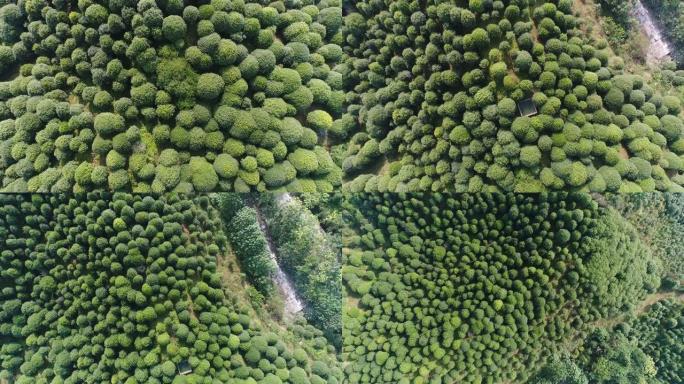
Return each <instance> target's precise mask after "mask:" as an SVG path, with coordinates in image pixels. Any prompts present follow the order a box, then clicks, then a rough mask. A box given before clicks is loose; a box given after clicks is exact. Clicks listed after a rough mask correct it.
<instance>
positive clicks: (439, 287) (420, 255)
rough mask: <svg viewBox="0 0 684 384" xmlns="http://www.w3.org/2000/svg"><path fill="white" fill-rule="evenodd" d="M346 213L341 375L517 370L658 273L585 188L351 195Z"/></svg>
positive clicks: (459, 375)
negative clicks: (345, 300) (348, 298)
mask: <svg viewBox="0 0 684 384" xmlns="http://www.w3.org/2000/svg"><path fill="white" fill-rule="evenodd" d="M347 217H348V220H349V221H348V222H349V227H350V228H351V231H352V233H351V234H348V235H347V236H345V244H344V245H345V248H344V250H343V261H344V267H343V271H342V278H343V281H344V282H345V286H346V288H347V292H348V295H350V296H351V297H352V298H356V299H358V304H350V305H349V306H348V307H347V308H346V312H345V314H344V316H345V317H344V322H343V324H344V327H343V352H344V355H345V358H346V359H348V361H349V363H350V364H349V365H348V366H347V367H346V374H347V375H348V376H347V377H348V378H349V382H350V383H451V382H464V383H471V382H472V383H480V382H487V383H495V382H504V381H505V382H521V381H524V380H525V379H526V378H528V377H529V375H530V373H532V372H535V371H536V369H537V368H539V367H540V366H541V365H542V364H543V363H544V360H545V356H548V354H549V353H550V352H552V351H554V350H555V349H556V348H559V346H560V345H562V342H563V341H567V340H569V338H570V337H572V336H578V332H581V330H583V329H586V328H587V327H588V325H589V323H590V322H593V321H595V320H599V319H603V318H606V317H611V316H615V315H617V314H621V313H623V312H625V311H629V309H630V308H632V307H633V306H634V305H635V304H636V302H637V301H638V300H639V299H641V298H643V297H644V295H645V294H646V293H648V292H653V291H655V290H656V289H657V288H658V286H659V284H660V272H661V271H660V266H659V263H658V260H657V259H655V258H653V257H652V255H651V252H650V250H649V249H648V248H647V247H646V246H645V245H644V244H643V243H642V242H641V241H640V239H639V238H638V235H637V233H636V231H635V230H634V228H633V227H631V226H630V225H629V224H626V223H624V221H622V220H621V219H620V218H619V216H618V214H617V213H616V211H615V210H613V209H610V208H602V207H600V206H599V205H598V204H597V202H595V201H594V200H593V199H592V198H591V197H590V196H589V195H586V194H561V193H552V194H542V195H520V194H518V195H515V194H506V195H502V194H468V195H442V194H425V195H423V194H415V195H414V194H410V195H409V194H360V195H354V196H352V197H350V198H349V204H348V211H347ZM354 302H356V300H354V301H352V303H354Z"/></svg>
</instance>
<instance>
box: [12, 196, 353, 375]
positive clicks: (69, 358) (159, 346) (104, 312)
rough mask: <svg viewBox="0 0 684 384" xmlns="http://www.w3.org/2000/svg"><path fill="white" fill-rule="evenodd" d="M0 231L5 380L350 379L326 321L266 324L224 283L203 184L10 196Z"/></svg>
mask: <svg viewBox="0 0 684 384" xmlns="http://www.w3.org/2000/svg"><path fill="white" fill-rule="evenodd" d="M0 234H1V236H0V249H2V251H1V252H0V380H2V381H9V382H14V383H17V384H23V383H41V382H42V383H48V382H65V383H67V382H86V381H88V382H89V381H95V382H121V383H129V384H135V383H152V384H154V383H178V382H187V383H204V384H209V383H219V382H221V383H226V382H227V383H236V384H238V383H241V384H246V383H259V384H273V383H283V382H288V380H289V382H292V383H295V382H296V383H333V384H334V383H339V382H341V380H342V372H341V370H340V369H339V367H338V366H337V363H336V359H335V357H334V355H333V354H332V351H333V348H332V346H330V345H328V344H327V343H326V340H325V338H323V335H322V332H321V331H319V330H317V329H316V328H313V327H311V326H310V325H306V324H305V323H298V324H296V325H295V326H294V327H293V329H292V331H288V332H285V331H283V330H280V331H278V332H279V333H274V332H270V331H269V330H268V329H265V328H264V327H263V325H261V324H260V323H259V322H256V321H253V319H252V317H251V316H250V313H251V312H250V310H249V308H247V307H245V306H243V305H241V304H239V303H238V300H236V292H234V291H233V292H231V291H229V290H227V289H224V287H223V286H222V280H221V277H220V272H221V271H220V269H219V268H220V266H219V257H220V255H221V253H222V252H224V251H225V249H226V245H227V238H226V236H225V234H224V232H223V230H222V227H221V218H220V214H219V213H218V212H217V211H216V210H215V209H214V208H213V207H212V205H211V202H210V200H209V198H208V197H206V196H201V197H196V198H187V197H185V196H180V195H175V194H174V195H166V196H164V197H158V198H155V197H151V196H142V195H130V194H123V193H117V194H114V195H104V194H96V193H90V194H88V195H75V196H71V197H69V196H66V195H8V194H2V195H0ZM274 329H278V328H277V327H276V328H274ZM293 341H296V344H297V345H296V346H294V345H293V344H292V342H293ZM186 361H187V362H188V363H189V364H190V367H191V368H192V371H193V373H192V375H191V376H188V377H180V376H179V375H178V370H179V366H180V365H181V363H182V362H186Z"/></svg>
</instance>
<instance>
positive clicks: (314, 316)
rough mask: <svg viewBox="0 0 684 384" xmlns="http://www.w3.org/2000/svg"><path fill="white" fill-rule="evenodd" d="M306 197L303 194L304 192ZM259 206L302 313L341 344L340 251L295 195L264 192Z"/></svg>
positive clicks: (337, 344)
mask: <svg viewBox="0 0 684 384" xmlns="http://www.w3.org/2000/svg"><path fill="white" fill-rule="evenodd" d="M304 196H306V194H304ZM260 207H261V208H262V210H263V212H264V216H265V219H266V222H267V224H268V231H269V234H270V236H271V240H272V241H273V244H274V246H275V251H276V255H277V257H278V262H279V264H280V265H281V266H282V268H283V270H284V271H285V272H286V273H287V274H288V275H289V276H291V277H292V280H293V283H294V285H295V288H296V289H297V293H298V294H299V295H300V297H301V298H302V300H303V301H304V302H305V304H306V305H305V308H304V316H305V317H306V319H307V320H308V321H309V322H310V323H311V324H313V325H315V326H316V327H318V328H319V329H321V330H322V331H323V332H324V333H325V334H326V336H327V337H328V339H329V340H330V341H331V342H332V343H333V344H334V345H336V346H339V345H340V343H341V338H342V335H341V329H342V317H341V316H342V315H341V313H342V280H341V274H340V267H341V266H340V259H339V250H340V248H339V247H337V246H336V243H334V242H332V241H331V239H329V238H328V235H327V234H326V233H325V232H324V231H323V230H322V229H321V227H320V224H319V222H318V219H317V218H316V216H314V215H313V214H312V213H311V212H310V211H309V210H308V209H307V208H306V207H305V206H303V205H302V203H301V201H300V200H299V198H298V197H296V196H290V195H283V194H263V195H262V196H261V204H260Z"/></svg>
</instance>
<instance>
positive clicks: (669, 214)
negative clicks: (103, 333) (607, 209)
mask: <svg viewBox="0 0 684 384" xmlns="http://www.w3.org/2000/svg"><path fill="white" fill-rule="evenodd" d="M608 200H609V202H610V204H611V205H612V206H614V207H615V208H616V209H617V210H619V211H620V213H621V215H622V216H623V217H624V218H625V219H626V220H627V221H629V222H630V223H632V225H634V227H635V228H636V229H637V232H638V234H639V237H641V238H642V239H643V241H644V242H646V243H647V244H649V247H650V248H651V249H652V250H653V254H654V256H656V257H658V258H660V259H661V261H662V263H663V266H664V267H665V273H666V275H667V276H666V278H665V279H664V280H663V284H664V285H666V286H668V287H669V288H676V287H677V286H678V285H679V286H681V289H684V242H683V241H681V239H682V236H684V194H681V193H665V194H662V193H634V194H625V195H611V196H608Z"/></svg>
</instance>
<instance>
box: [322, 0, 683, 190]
mask: <svg viewBox="0 0 684 384" xmlns="http://www.w3.org/2000/svg"><path fill="white" fill-rule="evenodd" d="M602 3H603V4H605V9H606V11H607V12H611V11H616V12H617V11H622V10H624V12H627V11H626V9H627V8H626V7H623V8H620V9H618V7H620V6H623V5H625V4H622V3H625V2H620V1H611V2H602ZM666 3H667V2H666ZM674 3H676V2H674ZM674 3H672V5H671V6H667V7H670V8H672V7H674V8H676V7H677V4H674ZM668 4H669V3H668ZM589 6H590V5H588V4H585V3H584V2H581V3H580V2H578V1H575V2H573V1H572V0H553V1H531V0H510V1H509V0H504V1H501V0H498V1H482V0H469V1H445V0H430V1H425V2H418V1H408V0H402V1H358V2H347V3H345V6H344V12H345V13H344V14H345V16H344V27H343V31H344V32H343V34H344V36H345V39H346V40H345V43H344V44H343V49H344V52H345V56H344V58H343V60H342V64H340V66H339V68H340V71H341V72H342V74H343V78H344V83H345V89H346V91H347V99H348V101H349V102H348V104H347V105H346V109H345V113H344V114H343V116H342V117H341V118H340V119H339V120H337V121H335V122H334V123H333V132H335V133H337V134H342V135H343V136H344V137H347V142H346V143H345V144H344V145H343V146H342V147H341V149H340V151H341V152H343V154H342V155H340V156H338V158H340V159H343V160H342V170H343V171H344V173H345V177H346V178H348V179H349V180H350V182H349V183H348V184H347V188H348V189H349V190H351V191H364V190H365V191H380V192H384V191H401V192H409V191H452V190H456V191H460V192H465V191H470V192H477V191H488V190H492V189H494V190H503V191H516V192H540V191H545V190H564V191H569V190H582V191H593V192H604V191H608V192H638V191H654V190H661V191H664V190H681V189H682V188H681V187H682V184H683V181H684V180H683V179H682V170H683V169H684V168H683V167H684V160H683V159H682V155H683V154H684V152H683V150H684V148H683V147H682V145H683V144H684V139H683V136H682V135H683V129H684V125H683V124H682V118H681V100H680V99H679V98H678V97H676V96H672V95H661V94H660V92H659V91H658V90H657V88H655V87H654V85H653V84H651V83H650V82H649V81H648V80H649V79H648V78H647V77H646V78H645V77H643V76H642V75H641V74H643V73H644V71H643V70H642V71H641V72H637V73H636V74H633V73H630V72H628V71H626V70H625V68H624V60H623V59H622V58H620V57H617V56H615V55H614V54H613V53H612V51H611V50H610V49H609V47H608V43H607V41H606V40H605V39H603V38H597V35H596V34H593V33H591V31H592V29H594V30H595V29H597V28H598V27H597V25H596V24H597V23H598V22H599V21H598V20H594V19H592V18H589V15H586V14H582V16H583V17H584V18H581V17H579V16H580V11H582V9H583V8H585V7H589ZM667 7H665V9H670V8H667ZM680 8H681V7H680ZM625 16H626V15H625ZM660 18H661V19H662V20H666V21H665V22H666V23H668V25H670V24H678V23H679V24H681V20H679V19H678V18H677V17H676V16H675V15H674V14H673V13H672V12H667V13H663V14H661V17H660ZM677 28H679V26H678V27H677ZM677 28H671V29H670V31H671V32H673V33H677V32H676V31H677ZM646 71H647V72H650V71H652V68H649V69H647V70H646ZM338 132H339V133H338Z"/></svg>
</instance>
